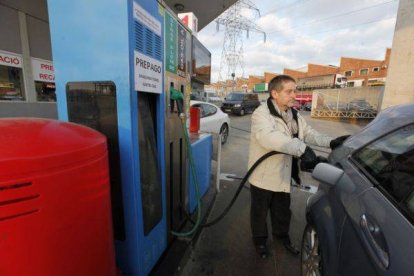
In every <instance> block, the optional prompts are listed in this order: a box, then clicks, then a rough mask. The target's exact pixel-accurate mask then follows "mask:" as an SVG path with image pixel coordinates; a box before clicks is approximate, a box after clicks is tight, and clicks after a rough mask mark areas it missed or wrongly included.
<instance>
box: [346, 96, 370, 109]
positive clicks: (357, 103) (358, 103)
mask: <svg viewBox="0 0 414 276" xmlns="http://www.w3.org/2000/svg"><path fill="white" fill-rule="evenodd" d="M348 110H350V111H357V112H372V111H374V109H373V107H372V106H371V105H370V104H369V103H368V102H367V101H366V100H365V99H355V100H352V101H350V102H349V103H348Z"/></svg>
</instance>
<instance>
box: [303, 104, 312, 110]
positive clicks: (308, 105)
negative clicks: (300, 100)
mask: <svg viewBox="0 0 414 276" xmlns="http://www.w3.org/2000/svg"><path fill="white" fill-rule="evenodd" d="M302 110H305V111H311V110H312V103H305V104H303V105H302Z"/></svg>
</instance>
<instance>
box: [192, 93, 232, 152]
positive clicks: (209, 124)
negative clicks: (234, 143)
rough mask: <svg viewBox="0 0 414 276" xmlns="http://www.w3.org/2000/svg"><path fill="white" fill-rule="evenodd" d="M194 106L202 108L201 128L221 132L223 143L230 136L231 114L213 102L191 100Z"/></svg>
mask: <svg viewBox="0 0 414 276" xmlns="http://www.w3.org/2000/svg"><path fill="white" fill-rule="evenodd" d="M190 105H191V106H192V107H199V108H200V130H201V131H205V132H211V133H217V134H220V137H221V143H222V144H225V143H226V142H227V138H228V137H229V125H230V123H229V122H230V120H229V116H228V115H227V114H226V113H224V112H222V111H221V110H220V108H219V107H218V106H216V105H215V104H212V103H206V102H200V101H190Z"/></svg>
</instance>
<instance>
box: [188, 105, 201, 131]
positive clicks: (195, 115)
mask: <svg viewBox="0 0 414 276" xmlns="http://www.w3.org/2000/svg"><path fill="white" fill-rule="evenodd" d="M199 130H200V108H199V107H195V106H192V107H190V132H191V133H198V131H199Z"/></svg>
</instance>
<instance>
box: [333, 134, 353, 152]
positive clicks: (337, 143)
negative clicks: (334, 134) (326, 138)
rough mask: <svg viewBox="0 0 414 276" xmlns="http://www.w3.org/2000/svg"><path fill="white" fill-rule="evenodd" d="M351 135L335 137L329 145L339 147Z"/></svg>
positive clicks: (334, 147)
mask: <svg viewBox="0 0 414 276" xmlns="http://www.w3.org/2000/svg"><path fill="white" fill-rule="evenodd" d="M349 136H351V135H344V136H339V137H338V138H336V139H333V140H332V141H331V142H330V143H329V147H330V148H331V149H332V150H334V149H336V148H337V147H339V146H340V145H342V143H343V142H344V141H345V140H346V139H347V138H348V137H349Z"/></svg>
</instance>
